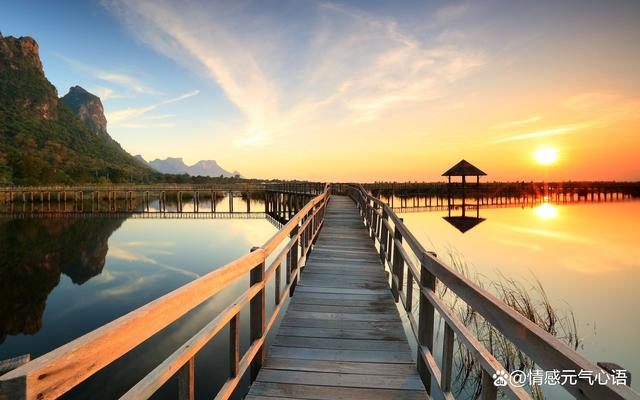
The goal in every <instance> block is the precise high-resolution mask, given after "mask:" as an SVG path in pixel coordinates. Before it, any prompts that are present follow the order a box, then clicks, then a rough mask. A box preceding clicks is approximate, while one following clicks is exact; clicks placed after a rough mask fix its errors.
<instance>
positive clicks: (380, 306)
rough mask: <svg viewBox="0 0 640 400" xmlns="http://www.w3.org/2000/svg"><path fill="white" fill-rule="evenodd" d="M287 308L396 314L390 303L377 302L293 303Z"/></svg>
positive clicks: (330, 311) (325, 311)
mask: <svg viewBox="0 0 640 400" xmlns="http://www.w3.org/2000/svg"><path fill="white" fill-rule="evenodd" d="M289 310H292V311H312V312H324V313H348V314H371V313H373V314H380V313H385V314H393V315H396V313H397V312H398V311H397V308H395V307H394V306H392V305H391V304H385V303H377V304H367V305H365V306H341V305H339V304H336V305H323V304H304V303H297V302H296V303H293V304H290V305H289Z"/></svg>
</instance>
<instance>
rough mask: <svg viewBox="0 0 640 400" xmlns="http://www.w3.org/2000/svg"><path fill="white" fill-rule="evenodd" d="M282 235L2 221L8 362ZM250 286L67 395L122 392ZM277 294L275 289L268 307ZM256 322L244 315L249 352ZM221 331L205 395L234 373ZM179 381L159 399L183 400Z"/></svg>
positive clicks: (210, 356) (2, 349) (98, 222)
mask: <svg viewBox="0 0 640 400" xmlns="http://www.w3.org/2000/svg"><path fill="white" fill-rule="evenodd" d="M275 232H276V229H275V227H274V226H273V225H271V224H270V223H269V222H268V221H267V220H265V219H261V220H243V219H240V220H219V219H216V220H202V219H188V220H166V219H151V220H147V219H126V220H122V219H110V218H104V219H101V218H74V219H19V220H0V334H1V337H0V339H2V342H0V359H6V358H10V357H14V356H17V355H20V354H26V353H30V354H31V355H32V358H36V357H38V356H40V355H42V354H44V353H46V352H48V351H50V350H52V349H54V348H57V347H59V346H61V345H63V344H65V343H68V342H69V341H71V340H73V339H75V338H77V337H79V336H81V335H83V334H85V333H87V332H90V331H92V330H93V329H95V328H97V327H99V326H101V325H104V324H105V323H108V322H110V321H112V320H114V319H116V318H118V317H120V316H122V315H124V314H126V313H127V312H129V311H131V310H133V309H135V308H138V307H140V306H142V305H144V304H146V303H148V302H149V301H152V300H154V299H157V298H158V297H160V296H162V295H164V294H166V293H168V292H170V291H171V290H173V289H175V288H178V287H180V286H182V285H184V284H185V283H188V282H190V281H192V280H193V279H196V278H197V277H199V276H202V275H204V274H206V273H208V272H210V271H212V270H213V269H215V268H217V267H219V266H222V265H224V264H225V263H227V262H230V261H232V260H234V259H235V258H237V257H239V256H241V255H243V254H246V253H247V252H248V251H249V249H250V248H251V247H252V246H255V245H260V244H262V243H264V242H265V241H266V240H267V239H268V238H269V237H270V236H271V235H273V234H274V233H275ZM271 283H272V282H271ZM248 284H249V279H248V276H247V277H246V279H240V280H239V281H237V282H236V284H234V285H232V286H230V287H229V288H228V289H225V290H224V291H222V292H220V293H218V294H217V295H215V296H214V297H212V298H211V299H210V300H209V301H207V302H205V303H204V304H202V305H201V306H200V307H198V308H196V309H194V310H193V311H192V312H190V313H188V314H187V315H186V316H184V317H182V318H181V319H180V320H178V321H177V322H175V323H173V324H172V325H170V326H169V327H167V328H166V329H165V330H163V331H162V332H160V333H159V334H158V335H156V336H154V337H153V338H151V339H149V340H148V341H147V342H145V343H143V344H142V345H140V346H138V347H137V348H136V349H135V350H134V351H132V352H131V353H130V354H128V355H126V356H124V357H122V358H121V359H120V360H118V361H117V362H116V363H114V364H113V365H110V366H108V367H107V368H105V369H104V370H103V371H101V372H99V373H98V374H97V375H96V376H94V377H92V378H90V380H89V381H88V382H86V383H85V384H83V385H81V386H80V387H78V388H77V389H74V390H73V391H72V392H70V393H69V394H68V395H67V396H66V398H71V399H85V398H86V399H111V398H117V397H119V396H121V395H122V394H123V393H124V392H125V391H126V390H127V389H128V388H130V387H131V386H133V384H135V383H136V382H137V381H138V380H139V379H141V378H142V377H143V376H144V375H145V374H146V373H148V372H149V371H150V370H151V369H152V368H153V367H155V366H156V365H158V364H159V363H160V362H161V361H162V360H163V358H164V357H167V356H168V355H169V354H170V353H171V352H172V351H173V350H175V348H176V347H177V346H179V345H180V344H182V343H183V342H184V341H185V340H186V339H187V338H188V337H190V336H191V335H193V334H195V333H196V332H197V331H198V330H199V329H200V328H202V326H204V325H205V324H206V323H207V322H209V321H211V319H212V318H213V317H214V316H215V315H217V314H218V313H219V312H220V311H221V310H222V309H224V308H225V307H226V306H228V305H229V303H230V302H231V301H232V300H233V299H235V297H236V296H237V295H238V294H239V293H240V292H241V291H242V290H244V289H246V287H248ZM272 291H273V288H272V285H271V286H269V291H268V293H267V300H268V307H267V308H268V309H267V313H269V312H271V310H272V308H273V303H274V301H273V298H272V297H270V296H271V295H272ZM247 327H248V313H245V312H243V313H242V314H241V329H242V335H243V336H242V338H241V340H242V343H243V344H242V345H243V348H244V349H246V347H247V346H248V334H247V332H245V330H246V329H247ZM219 336H220V338H218V337H216V339H215V341H214V342H212V345H211V346H209V347H208V348H207V349H208V350H207V349H205V352H204V353H202V356H201V357H202V358H201V360H202V361H199V362H198V363H197V366H196V368H197V369H196V374H198V376H207V379H206V380H204V379H203V380H200V381H199V384H198V388H197V391H198V393H197V395H198V396H204V395H211V393H215V392H216V390H217V389H219V387H220V385H221V384H222V383H223V382H224V380H225V379H226V374H227V371H228V370H227V368H226V367H225V365H226V362H227V360H228V357H227V356H224V357H222V356H221V354H223V353H224V354H226V353H225V352H226V349H227V346H228V345H227V342H226V341H227V336H228V335H225V334H224V333H222V334H221V335H219ZM201 374H205V375H201ZM172 385H173V383H170V384H168V385H167V387H166V388H163V390H161V392H160V393H159V394H158V395H157V396H155V397H154V398H175V390H174V389H175V387H173V386H172Z"/></svg>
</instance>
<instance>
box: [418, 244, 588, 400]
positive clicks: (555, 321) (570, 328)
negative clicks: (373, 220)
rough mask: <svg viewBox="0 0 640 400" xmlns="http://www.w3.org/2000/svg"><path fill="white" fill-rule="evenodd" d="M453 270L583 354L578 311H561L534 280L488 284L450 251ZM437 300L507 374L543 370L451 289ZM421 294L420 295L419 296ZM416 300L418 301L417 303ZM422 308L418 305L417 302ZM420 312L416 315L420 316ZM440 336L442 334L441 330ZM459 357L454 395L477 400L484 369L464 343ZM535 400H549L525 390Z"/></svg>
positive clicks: (438, 288)
mask: <svg viewBox="0 0 640 400" xmlns="http://www.w3.org/2000/svg"><path fill="white" fill-rule="evenodd" d="M448 256H449V261H450V262H449V266H450V267H451V268H452V269H454V270H455V271H457V272H458V273H460V274H462V275H464V276H465V277H467V278H469V279H471V280H472V281H473V282H475V283H476V284H477V285H478V286H480V287H481V288H483V289H485V290H487V291H488V292H490V293H492V294H493V295H495V296H496V297H498V298H499V299H500V300H502V301H503V302H505V303H506V304H507V305H509V306H510V307H511V308H513V309H514V310H515V311H517V312H518V313H520V314H522V315H523V316H524V317H526V318H527V319H529V320H530V321H532V322H533V323H535V324H536V325H538V326H539V327H540V328H542V329H544V330H545V331H547V332H549V333H550V334H551V335H553V336H555V337H556V338H558V339H559V340H560V341H561V342H563V343H565V344H566V345H568V346H569V347H571V348H572V349H574V350H577V349H579V348H581V346H582V341H581V338H580V336H579V334H578V324H577V321H576V318H575V315H574V313H573V311H571V309H570V308H569V307H567V308H559V307H557V306H554V305H552V304H551V301H550V300H549V297H548V296H547V293H546V291H545V289H544V287H543V286H542V284H541V282H540V281H539V280H538V279H537V278H536V277H535V276H533V277H532V279H530V280H528V281H525V282H524V283H521V282H517V281H516V280H515V279H513V278H509V277H506V276H504V275H503V274H500V273H499V274H498V276H497V278H494V279H489V278H487V277H486V276H483V275H480V274H478V273H472V272H471V271H470V268H469V263H468V262H467V261H466V260H465V258H464V257H463V256H462V255H460V254H459V253H457V252H455V251H454V250H451V249H449V251H448ZM436 291H437V293H438V296H439V297H440V298H442V299H443V300H444V301H445V303H446V304H447V305H448V306H449V308H450V309H451V310H453V312H454V313H455V315H456V316H457V318H458V319H459V320H460V321H462V322H463V323H464V325H465V326H466V327H467V328H468V329H470V330H471V332H472V333H473V334H474V335H475V336H476V338H477V339H478V340H479V341H480V342H481V343H482V344H483V346H484V347H485V348H486V349H487V350H488V351H489V352H491V354H492V355H493V356H494V357H495V358H496V359H497V360H498V361H499V362H500V363H501V364H502V366H503V367H504V368H505V369H506V370H507V371H513V370H523V371H528V370H531V369H536V368H538V367H537V366H536V364H535V362H534V361H533V360H532V359H531V358H529V357H528V356H527V355H525V354H524V353H523V352H521V351H520V350H519V349H518V348H517V347H516V346H515V345H514V344H513V343H511V342H510V341H509V340H508V339H507V338H505V337H504V336H503V335H502V334H501V333H500V332H499V331H498V330H497V329H496V328H495V327H494V326H493V325H491V324H490V323H489V322H487V321H486V320H485V319H484V318H483V317H482V316H481V315H480V314H478V313H477V312H476V311H475V310H474V309H472V308H471V307H470V306H469V305H467V304H466V303H464V302H463V301H461V300H460V299H459V298H458V297H457V296H456V295H455V294H454V293H452V292H451V291H450V290H449V289H448V288H447V287H446V286H444V285H442V284H440V283H439V282H438V284H437V286H436ZM414 293H417V290H414ZM416 300H417V299H416ZM414 304H417V301H414ZM417 308H418V307H415V309H414V312H417ZM443 323H444V321H443V320H442V319H440V325H441V326H439V327H438V328H440V329H437V332H442V329H441V328H443V327H442V324H443ZM455 343H456V345H455V350H456V354H455V356H454V372H453V374H454V377H453V378H454V379H453V382H455V388H454V391H455V395H456V397H458V396H460V397H461V398H468V399H477V398H479V397H480V394H481V392H482V371H483V369H482V366H481V364H480V362H478V361H477V360H476V359H475V358H474V356H473V354H472V353H471V352H469V350H467V348H466V347H465V345H464V344H462V343H461V342H460V341H458V340H456V341H455ZM525 389H527V390H528V391H529V392H530V393H531V395H532V397H533V398H534V399H540V400H542V399H544V398H545V397H544V394H543V393H542V391H541V388H540V387H538V386H530V387H525Z"/></svg>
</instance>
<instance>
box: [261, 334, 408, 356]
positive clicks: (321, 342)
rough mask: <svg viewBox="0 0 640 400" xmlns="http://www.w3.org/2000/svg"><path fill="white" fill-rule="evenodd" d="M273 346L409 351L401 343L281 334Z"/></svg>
mask: <svg viewBox="0 0 640 400" xmlns="http://www.w3.org/2000/svg"><path fill="white" fill-rule="evenodd" d="M273 346H280V347H298V348H310V349H335V350H370V351H398V352H401V351H409V345H408V344H407V343H406V342H401V341H392V340H368V339H344V338H335V337H332V338H317V337H300V336H285V335H282V334H279V335H278V336H277V337H276V338H275V340H274V342H273Z"/></svg>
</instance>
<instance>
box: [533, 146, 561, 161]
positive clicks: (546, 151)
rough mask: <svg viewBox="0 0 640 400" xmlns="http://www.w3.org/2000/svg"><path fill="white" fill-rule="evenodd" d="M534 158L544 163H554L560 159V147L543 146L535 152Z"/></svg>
mask: <svg viewBox="0 0 640 400" xmlns="http://www.w3.org/2000/svg"><path fill="white" fill-rule="evenodd" d="M533 158H535V160H536V161H537V162H538V163H540V164H543V165H549V164H553V163H554V162H556V161H557V160H558V149H555V148H553V147H541V148H539V149H538V150H536V151H535V152H534V153H533Z"/></svg>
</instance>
